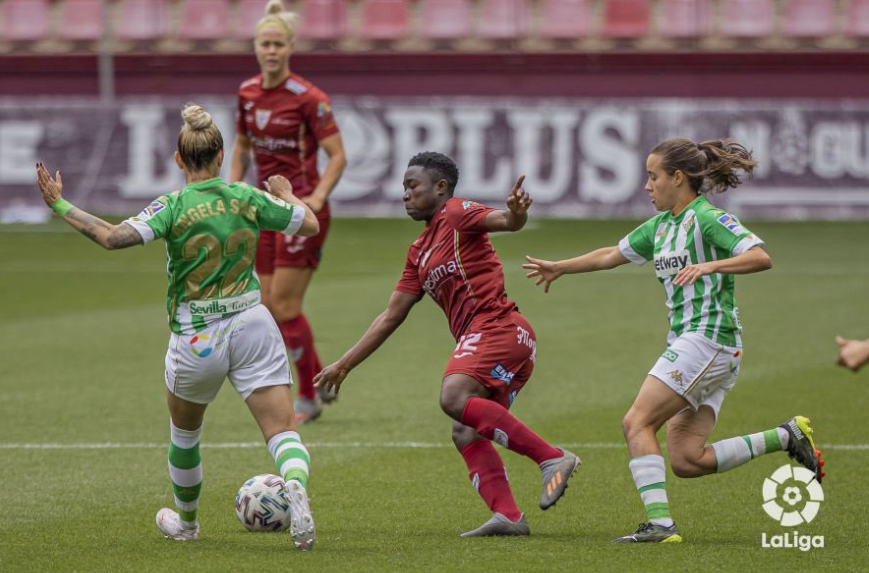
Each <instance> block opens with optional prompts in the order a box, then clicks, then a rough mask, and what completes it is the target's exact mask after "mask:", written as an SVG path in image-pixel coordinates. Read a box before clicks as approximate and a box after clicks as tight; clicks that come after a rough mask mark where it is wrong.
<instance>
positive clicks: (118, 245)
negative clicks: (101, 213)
mask: <svg viewBox="0 0 869 573" xmlns="http://www.w3.org/2000/svg"><path fill="white" fill-rule="evenodd" d="M36 182H37V184H38V185H39V191H40V192H41V193H42V200H43V201H45V204H46V205H48V206H49V207H50V208H51V209H53V210H54V212H56V213H57V214H58V215H60V216H61V217H63V220H64V221H66V222H67V223H68V224H69V225H70V226H71V227H72V228H74V229H75V230H76V231H78V232H79V233H81V234H82V235H84V236H85V237H87V238H89V239H90V240H92V241H93V242H95V243H96V244H98V245H100V246H101V247H103V248H104V249H108V250H110V251H112V250H115V249H125V248H127V247H132V246H134V245H143V244H144V241H143V240H142V236H141V235H140V234H139V233H138V231H136V230H135V229H134V228H133V227H131V226H130V225H127V224H126V223H121V224H120V225H112V224H111V223H108V222H106V221H103V220H102V219H100V218H99V217H94V216H93V215H91V214H90V213H87V212H85V211H82V210H81V209H79V208H78V207H74V206H73V205H72V204H71V203H70V202H69V201H67V200H65V199H64V198H63V195H62V192H63V178H62V177H61V176H60V171H58V172H57V174H56V176H55V178H54V179H52V177H51V175H50V174H49V173H48V170H47V169H46V168H45V165H43V164H42V163H37V164H36Z"/></svg>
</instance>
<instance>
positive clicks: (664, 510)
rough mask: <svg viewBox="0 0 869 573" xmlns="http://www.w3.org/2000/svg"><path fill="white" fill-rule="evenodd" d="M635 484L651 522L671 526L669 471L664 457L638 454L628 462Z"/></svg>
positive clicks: (647, 517)
mask: <svg viewBox="0 0 869 573" xmlns="http://www.w3.org/2000/svg"><path fill="white" fill-rule="evenodd" d="M628 467H629V468H631V475H633V476H634V484H635V485H636V486H637V491H638V492H640V498H641V499H642V500H643V505H645V506H646V519H647V520H648V521H649V523H655V524H658V525H663V526H664V527H670V526H671V525H673V518H672V517H670V504H669V503H668V502H667V482H666V479H667V477H666V476H667V473H666V469H665V466H664V457H663V456H659V455H655V454H650V455H647V456H637V457H636V458H633V459H631V461H630V462H629V463H628Z"/></svg>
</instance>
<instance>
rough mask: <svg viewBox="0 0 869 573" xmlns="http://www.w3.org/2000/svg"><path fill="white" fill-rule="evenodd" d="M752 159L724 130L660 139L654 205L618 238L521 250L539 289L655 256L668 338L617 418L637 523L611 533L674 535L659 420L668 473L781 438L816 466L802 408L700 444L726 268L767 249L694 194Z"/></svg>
mask: <svg viewBox="0 0 869 573" xmlns="http://www.w3.org/2000/svg"><path fill="white" fill-rule="evenodd" d="M755 165H757V162H756V161H753V160H752V159H751V152H749V151H747V150H746V149H745V148H744V147H743V146H741V145H739V144H736V143H732V142H729V141H721V140H714V141H706V142H703V143H700V144H697V143H694V142H693V141H690V140H688V139H682V138H676V139H670V140H667V141H665V142H663V143H661V144H659V145H658V146H657V147H655V149H653V150H652V152H651V154H650V155H649V157H648V159H647V161H646V169H647V170H648V176H649V179H648V182H647V183H646V191H648V193H649V196H650V198H651V200H652V204H653V205H655V208H656V209H657V210H658V211H661V214H660V215H658V216H656V217H654V218H652V219H649V220H648V221H646V222H645V223H643V224H642V225H640V226H639V227H637V228H636V229H635V230H634V231H633V232H631V233H630V234H628V236H626V237H625V238H623V239H622V240H621V242H620V243H619V244H618V246H612V247H606V248H602V249H598V250H596V251H592V252H590V253H587V254H585V255H582V256H579V257H576V258H573V259H569V260H564V261H558V262H552V261H545V260H539V259H534V258H531V257H527V258H528V263H527V264H525V265H523V267H524V268H526V269H528V270H529V271H530V272H529V273H528V274H527V275H526V276H528V277H529V278H533V277H539V278H538V280H537V284H538V285H539V284H541V283H545V291H546V292H548V291H549V286H550V284H551V283H552V281H554V280H556V279H557V278H558V277H560V276H561V275H563V274H570V273H585V272H591V271H598V270H605V269H612V268H615V267H617V266H619V265H623V264H625V263H628V262H633V263H636V264H639V265H642V264H644V263H645V262H646V261H654V267H655V274H656V275H657V277H658V280H659V281H660V282H661V284H662V285H663V286H664V290H665V291H666V294H667V307H668V308H669V309H670V332H669V334H668V336H667V349H666V350H665V351H664V353H663V354H662V355H661V357H660V358H659V359H658V361H657V362H656V363H655V365H654V366H653V367H652V369H651V371H650V372H649V374H648V376H647V377H646V379H645V381H644V382H643V385H642V387H641V388H640V392H639V394H638V395H637V398H636V400H635V401H634V404H633V406H631V408H630V410H629V411H628V413H627V414H626V415H625V417H624V420H623V426H624V433H625V440H626V442H627V445H628V450H629V452H630V455H631V461H630V463H629V467H630V470H631V474H632V475H633V478H634V483H635V484H636V487H637V490H638V491H639V493H640V497H641V498H642V500H643V504H644V505H645V507H646V517H647V521H648V523H644V524H641V525H640V528H639V529H638V530H637V531H636V532H635V533H632V534H629V535H625V536H623V537H619V538H617V539H615V540H614V541H617V542H643V541H645V542H665V543H672V542H680V541H682V537H681V535H679V531H678V530H677V529H676V525H675V524H674V523H673V519H672V517H671V516H670V508H669V504H668V502H667V490H666V482H665V468H664V458H663V456H662V455H661V449H660V447H659V445H658V440H657V436H656V434H657V432H658V430H659V429H661V427H662V426H663V425H664V424H665V423H667V449H668V451H669V454H670V466H671V468H672V469H673V473H675V474H676V475H677V476H679V477H699V476H704V475H708V474H711V473H716V472H718V473H721V472H725V471H728V470H731V469H733V468H735V467H737V466H740V465H742V464H744V463H746V462H748V461H749V460H752V459H754V458H756V457H757V456H760V455H762V454H766V453H770V452H776V451H782V450H784V451H787V453H788V454H789V455H790V456H791V457H792V458H795V459H796V460H797V461H798V462H799V463H801V464H803V465H804V466H805V467H807V468H808V469H810V470H811V471H813V472H814V473H815V476H816V479H817V480H818V481H819V482H820V481H821V478H822V477H823V473H822V472H821V466H822V465H823V462H822V461H821V460H820V459H819V457H818V455H819V454H820V452H819V451H818V450H816V449H815V444H814V441H813V437H812V433H813V432H812V428H811V427H810V426H809V420H808V419H807V418H804V417H802V416H796V417H794V418H791V419H790V420H788V421H787V422H785V423H784V424H782V425H781V426H779V427H777V428H773V429H771V430H767V431H764V432H758V433H755V434H749V435H745V436H737V437H734V438H729V439H726V440H722V441H719V442H715V443H714V444H712V445H711V446H707V445H706V442H707V440H708V438H709V436H710V435H711V433H712V430H713V428H714V427H715V422H716V419H717V416H718V412H719V410H720V408H721V403H722V401H723V400H724V397H725V396H726V394H727V392H728V391H729V390H730V389H731V388H732V387H733V385H734V384H735V382H736V376H737V374H738V373H739V366H740V362H741V359H742V338H741V331H742V326H741V325H740V322H739V313H738V310H737V307H736V300H735V298H734V275H739V274H747V273H754V272H759V271H764V270H767V269H769V268H771V267H772V261H771V259H770V257H769V255H767V253H766V252H765V251H764V250H763V241H762V240H761V239H760V238H759V237H757V235H755V234H753V233H752V232H751V231H749V230H748V229H746V228H745V227H744V226H743V225H742V224H741V223H740V222H739V219H737V218H736V217H735V216H733V215H731V214H729V213H726V212H724V211H722V210H721V209H718V208H717V207H715V206H714V205H712V204H711V203H710V202H709V201H708V200H707V199H706V196H705V195H706V194H707V193H714V192H724V191H726V190H727V189H728V188H730V187H736V186H737V185H739V183H740V180H739V177H738V176H737V173H736V172H737V170H742V171H745V172H747V173H749V174H751V171H752V169H753V168H754V166H755Z"/></svg>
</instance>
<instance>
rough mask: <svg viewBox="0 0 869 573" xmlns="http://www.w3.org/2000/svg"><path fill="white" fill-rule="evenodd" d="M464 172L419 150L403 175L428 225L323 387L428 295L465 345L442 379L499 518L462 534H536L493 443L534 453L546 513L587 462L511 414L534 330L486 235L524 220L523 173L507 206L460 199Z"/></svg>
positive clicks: (416, 212) (456, 435) (532, 352)
mask: <svg viewBox="0 0 869 573" xmlns="http://www.w3.org/2000/svg"><path fill="white" fill-rule="evenodd" d="M458 179H459V170H458V168H457V167H456V165H455V163H453V161H452V160H451V159H450V158H449V157H447V156H445V155H443V154H441V153H433V152H425V153H420V154H418V155H416V156H414V157H413V158H412V159H411V160H410V163H409V164H408V168H407V171H406V172H405V174H404V205H405V209H406V210H407V214H408V215H409V216H410V217H411V218H412V219H414V220H415V221H425V222H426V228H425V230H424V231H423V232H422V234H421V235H420V236H419V238H418V239H417V240H416V241H414V242H413V244H412V245H411V246H410V250H409V251H408V254H407V260H406V262H405V266H404V274H403V275H402V277H401V280H400V281H399V283H398V285H397V286H396V288H395V292H393V293H392V296H391V297H390V299H389V304H388V306H387V308H386V310H385V311H383V312H382V313H381V314H380V316H378V317H377V318H376V319H374V322H372V323H371V326H369V327H368V330H367V331H366V332H365V334H364V335H363V336H362V338H360V339H359V341H358V342H357V343H356V344H355V345H354V346H353V347H352V348H351V349H350V350H348V351H347V352H346V353H345V354H344V356H342V357H341V359H340V360H338V361H337V362H335V363H334V364H331V365H329V366H327V367H326V368H325V369H324V370H323V371H322V372H320V373H319V374H318V375H317V376H316V378H315V382H316V384H317V387H318V388H323V389H326V390H330V391H333V390H334V391H335V392H337V391H338V389H339V387H340V386H341V383H342V382H343V381H344V379H345V378H346V376H347V374H348V373H349V372H350V371H351V370H352V369H353V368H355V367H356V366H358V365H359V364H360V363H361V362H362V361H363V360H365V359H366V358H368V356H370V355H371V354H372V353H373V352H374V351H375V350H376V349H377V348H378V347H379V346H380V345H381V344H383V342H384V341H385V340H386V339H387V338H389V336H390V335H391V334H392V333H393V332H395V330H396V329H397V328H398V327H399V325H401V323H402V322H404V319H405V318H407V315H408V313H409V312H410V309H411V308H412V307H413V305H415V304H416V303H417V302H419V301H420V300H421V299H422V296H423V294H424V293H427V294H428V295H429V296H430V297H431V298H432V299H434V301H435V302H436V303H437V304H438V306H440V307H441V308H442V309H443V311H444V313H445V314H446V315H447V318H448V319H449V323H450V332H452V334H453V336H454V337H455V339H456V342H457V343H458V345H457V346H456V349H455V350H454V351H453V353H452V354H451V355H450V359H449V362H448V363H447V368H446V370H445V371H444V376H443V382H442V385H441V395H440V405H441V409H443V411H444V412H445V413H446V414H447V415H448V416H449V417H450V418H452V419H453V431H452V433H453V442H454V443H455V445H456V448H458V450H459V452H461V454H462V457H463V458H464V459H465V463H466V464H467V466H468V471H469V476H470V479H471V483H472V484H473V485H474V487H475V488H476V490H477V492H478V493H479V494H480V496H481V497H482V498H483V500H484V501H485V502H486V505H488V506H489V509H490V510H492V513H493V514H494V515H493V516H492V518H491V519H489V520H488V521H487V522H486V523H484V524H483V525H482V526H480V527H479V528H477V529H475V530H473V531H469V532H467V533H463V534H462V537H478V536H488V535H529V534H530V529H529V527H528V523H527V521H526V519H525V515H524V514H523V513H522V512H520V511H519V508H518V506H517V505H516V501H515V499H514V498H513V493H512V492H511V491H510V485H509V482H508V481H507V475H506V473H505V470H504V463H503V462H502V461H501V457H500V455H499V454H498V452H497V451H496V450H495V448H494V446H493V445H492V442H493V441H494V442H496V443H498V444H500V445H502V446H503V447H505V448H507V449H509V450H512V451H514V452H516V453H518V454H522V455H524V456H526V457H528V458H531V459H532V460H534V462H536V463H537V464H538V465H539V466H540V469H541V472H542V473H543V495H542V497H541V498H540V507H541V509H547V508H549V507H551V506H552V505H554V504H555V502H556V501H558V499H559V498H560V497H561V496H562V495H563V494H564V490H565V488H566V487H567V482H568V479H570V476H571V475H572V474H573V472H574V471H575V470H576V469H577V467H579V464H580V463H581V462H580V460H579V458H578V457H576V456H575V455H574V454H572V453H570V452H568V451H565V450H561V449H558V448H556V447H554V446H552V445H550V444H549V443H548V442H546V441H545V440H544V439H543V438H541V437H540V436H538V435H537V434H535V433H534V432H533V431H532V430H531V429H530V428H528V427H527V426H526V425H525V424H523V423H522V422H520V421H519V420H518V419H516V418H515V417H514V416H513V415H512V414H510V412H509V408H510V406H511V404H512V403H513V400H514V399H515V398H516V395H517V394H518V393H519V391H520V390H521V389H522V387H523V386H524V385H525V383H526V382H527V381H528V379H529V378H530V377H531V372H532V371H533V370H534V361H535V359H536V354H537V345H536V341H535V337H534V330H533V329H532V328H531V325H530V324H528V321H527V320H525V318H524V317H523V316H522V315H521V314H519V309H518V308H517V307H516V305H515V304H514V303H513V301H511V300H510V299H509V298H507V293H506V292H505V291H504V272H503V269H502V267H501V261H500V260H499V259H498V255H497V254H496V253H495V249H494V247H493V246H492V243H491V242H490V241H489V237H488V233H493V232H500V231H518V230H519V229H521V228H522V227H524V226H525V222H526V221H527V219H528V215H527V211H528V207H529V206H530V205H531V197H530V196H529V195H528V194H527V193H526V192H525V190H524V189H523V188H522V181H523V180H524V176H523V177H520V178H519V180H518V181H517V182H516V185H514V186H513V189H512V190H511V191H510V196H509V198H508V199H507V209H506V210H498V209H490V208H488V207H485V206H483V205H480V204H478V203H474V202H473V201H466V200H464V199H460V198H457V197H453V192H454V190H455V188H456V184H457V183H458Z"/></svg>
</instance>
